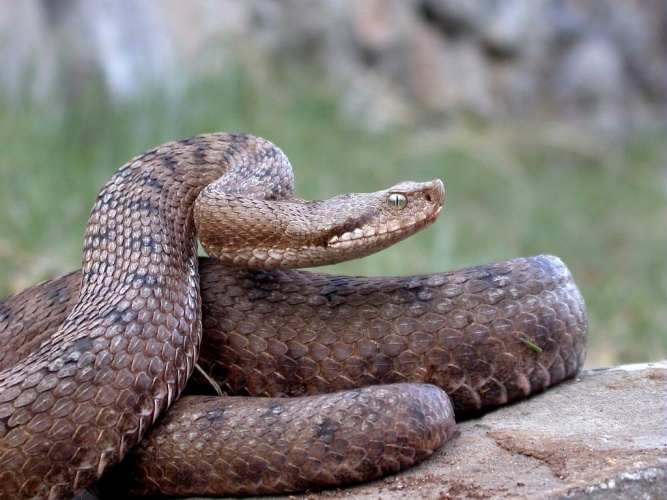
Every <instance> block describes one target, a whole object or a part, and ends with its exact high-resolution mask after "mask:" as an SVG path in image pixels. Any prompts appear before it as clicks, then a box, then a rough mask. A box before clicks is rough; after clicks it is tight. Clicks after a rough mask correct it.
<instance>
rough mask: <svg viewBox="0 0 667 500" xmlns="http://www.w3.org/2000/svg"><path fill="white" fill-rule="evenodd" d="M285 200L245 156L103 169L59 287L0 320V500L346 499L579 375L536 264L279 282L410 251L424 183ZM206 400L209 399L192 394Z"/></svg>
mask: <svg viewBox="0 0 667 500" xmlns="http://www.w3.org/2000/svg"><path fill="white" fill-rule="evenodd" d="M292 194H293V176H292V172H291V166H290V165H289V162H288V160H287V158H286V157H285V156H284V154H283V153H282V152H281V151H280V150H279V149H278V148H277V147H276V146H274V145H273V144H271V143H270V142H268V141H266V140H264V139H261V138H258V137H253V136H250V135H245V134H227V133H216V134H206V135H202V136H197V137H193V138H190V139H186V140H182V141H176V142H171V143H167V144H164V145H162V146H159V147H157V148H155V149H152V150H150V151H147V152H146V153H144V154H142V155H140V156H138V157H136V158H135V159H133V160H131V161H130V162H128V163H127V164H126V165H125V166H123V167H121V169H120V170H119V171H118V172H117V173H116V174H115V175H114V177H113V178H112V179H111V180H110V181H109V182H108V183H107V184H106V185H105V187H104V188H103V189H102V191H101V192H100V194H99V195H98V197H97V200H96V202H95V205H94V207H93V209H92V211H91V216H90V219H89V223H88V225H87V229H86V236H85V241H84V251H83V261H82V269H81V271H79V272H75V273H72V274H69V275H66V276H63V277H60V278H56V279H54V280H51V281H49V282H45V283H42V284H39V285H36V286H34V287H31V288H29V289H27V290H25V291H24V292H21V293H19V294H16V295H14V296H12V297H9V298H8V299H5V300H4V301H3V302H1V303H0V370H1V371H0V493H1V494H2V496H3V497H14V498H69V497H71V496H72V495H74V494H77V493H79V492H81V491H83V490H84V489H85V488H88V487H90V486H91V485H95V486H99V488H100V491H105V490H106V491H114V492H117V491H119V488H120V489H122V491H132V493H134V494H146V495H178V496H185V495H244V494H267V493H278V492H289V491H303V490H308V489H312V488H322V487H328V486H337V485H343V484H350V483H354V482H359V481H366V480H369V479H373V478H376V477H381V476H383V475H386V474H389V473H392V472H397V471H399V470H403V469H405V468H407V467H410V466H412V465H413V464H414V463H417V462H419V461H422V460H424V459H426V458H427V457H428V456H430V455H431V454H432V453H433V451H434V450H436V449H437V448H438V447H440V446H441V445H442V444H443V443H444V442H446V441H447V440H448V439H449V437H451V435H452V434H453V432H454V425H455V424H454V412H456V414H457V416H458V415H459V414H465V413H467V412H472V411H476V410H480V409H485V408H490V407H494V406H497V405H500V404H504V403H508V402H511V401H515V400H517V399H521V398H524V397H527V396H528V395H530V394H532V393H535V392H538V391H541V390H544V389H546V388H547V387H549V386H551V385H553V384H556V383H558V382H560V381H562V380H565V379H567V378H571V377H573V376H574V375H576V373H577V372H578V371H579V370H580V369H581V367H582V365H583V362H584V359H585V354H586V339H587V320H586V309H585V304H584V301H583V298H582V297H581V294H580V293H579V290H578V289H577V287H576V284H575V283H574V281H573V279H572V276H571V274H570V273H569V270H568V269H567V267H566V266H565V265H564V264H563V263H562V261H560V259H558V258H556V257H552V256H537V257H531V258H522V259H514V260H511V261H505V262H499V263H495V264H488V265H485V266H477V267H474V268H469V269H464V270H459V271H453V272H448V273H435V274H431V275H424V276H412V277H403V278H361V277H345V276H332V275H323V274H317V273H309V272H306V271H297V270H294V269H291V268H295V267H307V266H316V265H322V264H324V263H334V262H340V261H343V260H348V259H350V258H357V257H361V256H364V255H368V254H369V253H372V252H374V251H377V250H379V249H382V248H386V247H387V246H389V245H391V244H393V243H395V242H396V241H399V240H401V239H403V238H406V237H408V236H410V235H411V234H414V233H415V232H417V231H418V230H421V229H422V228H424V227H426V226H427V225H429V224H431V223H432V222H433V221H434V220H435V219H436V218H437V217H438V215H439V214H440V212H441V207H442V202H443V200H444V189H443V187H442V183H441V182H440V181H432V182H428V183H413V182H404V183H400V184H398V185H396V186H394V187H392V188H389V189H388V190H384V191H379V192H376V193H365V194H347V195H341V196H338V197H334V198H331V199H329V200H324V201H313V202H306V201H303V200H298V199H295V198H293V196H292ZM253 214H254V215H253ZM257 214H259V216H258V215H257ZM260 216H261V217H260ZM271 229H273V230H271ZM197 238H198V239H199V241H200V242H201V243H202V246H203V247H204V248H205V249H206V252H207V253H208V254H209V255H210V256H212V257H213V258H201V257H200V258H198V257H197V246H196V239H197ZM195 363H199V365H200V366H201V367H202V368H201V370H202V371H203V372H205V373H206V375H207V376H206V377H205V380H204V381H202V379H199V378H198V377H196V376H191V375H192V373H193V370H194V366H195ZM210 380H213V381H215V382H214V383H215V385H216V386H217V387H218V388H221V389H222V390H223V391H224V392H225V393H226V394H227V396H222V397H221V396H212V395H207V394H205V391H206V390H207V388H208V387H209V384H210ZM182 392H183V395H182V396H181V397H179V395H181V393H182ZM230 396H234V397H230ZM260 396H261V397H260ZM285 396H290V397H285ZM452 405H453V406H452ZM114 494H116V493H114Z"/></svg>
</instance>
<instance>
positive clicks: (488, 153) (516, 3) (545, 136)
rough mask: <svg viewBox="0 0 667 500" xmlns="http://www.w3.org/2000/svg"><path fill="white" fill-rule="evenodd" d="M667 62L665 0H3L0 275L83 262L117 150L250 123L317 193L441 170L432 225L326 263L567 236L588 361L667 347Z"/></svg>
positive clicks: (506, 247)
mask: <svg viewBox="0 0 667 500" xmlns="http://www.w3.org/2000/svg"><path fill="white" fill-rule="evenodd" d="M666 79H667V12H666V4H665V2H664V0H624V1H620V2H619V1H616V0H579V1H566V0H468V1H466V2H460V1H456V0H282V1H279V0H187V1H186V0H0V297H3V296H5V295H7V294H10V293H14V292H17V291H19V290H21V289H23V288H25V287H26V286H29V285H31V284H34V283H36V282H38V281H40V280H43V279H47V278H50V277H53V276H56V275H59V274H63V273H66V272H68V271H70V270H73V269H75V268H77V267H79V263H80V255H81V243H82V237H83V232H84V227H85V223H86V220H87V217H88V213H89V210H90V207H91V206H92V203H93V200H94V198H95V195H96V193H97V191H98V190H99V188H100V187H101V186H102V184H104V182H105V181H106V180H107V179H108V178H109V177H110V176H111V175H112V174H113V172H114V171H115V170H116V169H117V168H118V167H119V166H120V165H122V164H123V163H125V162H126V161H128V160H129V159H130V158H132V157H133V156H135V155H137V154H139V153H141V152H142V151H144V150H146V149H149V148H151V147H153V146H156V145H158V144H160V143H162V142H166V141H170V140H175V139H179V138H184V137H188V136H191V135H194V134H200V133H204V132H212V131H237V132H247V133H251V134H255V135H260V136H263V137H266V138H267V139H269V140H271V141H273V142H274V143H276V144H277V145H278V146H279V147H280V148H281V149H283V151H284V152H285V153H286V154H287V156H288V157H289V158H290V160H291V161H292V164H293V166H294V170H295V176H296V182H297V196H299V197H302V198H312V199H318V198H328V197H330V196H334V195H336V194H340V193H344V192H354V191H375V190H378V189H383V188H386V187H389V186H390V185H392V184H395V183H397V182H399V181H401V180H405V179H411V180H428V179H433V178H441V179H442V180H443V181H444V183H445V186H446V189H447V200H446V203H445V210H444V211H443V214H442V216H441V218H440V220H439V221H438V222H437V223H436V224H435V225H434V226H433V227H431V228H429V229H427V230H426V231H425V232H423V233H422V234H419V235H417V236H415V237H413V238H411V239H409V240H407V241H405V242H403V243H401V244H399V245H397V246H396V247H394V248H391V249H389V250H387V251H384V252H382V253H381V254H378V255H376V256H373V257H369V258H366V259H362V260H359V261H355V262H351V263H348V264H344V265H341V266H336V267H335V268H333V269H326V271H328V272H336V273H346V274H361V275H403V274H422V273H430V272H436V271H445V270H450V269H457V268H461V267H467V266H473V265H478V264H483V263H487V262H491V261H497V260H504V259H510V258H513V257H518V256H527V255H534V254H539V253H550V254H556V255H558V256H560V257H561V258H562V259H563V260H564V261H565V262H566V264H567V265H568V266H569V267H570V269H571V271H572V272H573V274H574V276H575V278H576V280H577V283H578V284H579V287H580V288H581V290H582V292H583V294H584V297H585V298H586V301H587V306H588V312H589V319H590V350H589V356H588V361H587V365H588V366H591V367H592V366H603V365H610V364H615V363H621V362H623V363H627V362H642V361H651V360H658V359H663V358H666V357H667V202H666V189H667V170H666V165H667V152H666V151H667V150H666V146H665V134H666V129H667V127H666V119H667V107H666V102H667V97H666V95H667V94H666V92H667V90H666V85H665V82H666Z"/></svg>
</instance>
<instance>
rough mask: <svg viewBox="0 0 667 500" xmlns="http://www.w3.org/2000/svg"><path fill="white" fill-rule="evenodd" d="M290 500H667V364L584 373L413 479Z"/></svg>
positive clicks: (472, 424) (499, 413)
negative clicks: (569, 499)
mask: <svg viewBox="0 0 667 500" xmlns="http://www.w3.org/2000/svg"><path fill="white" fill-rule="evenodd" d="M262 498H264V499H265V500H266V499H267V498H283V499H284V498H286V497H262ZM289 498H290V499H294V500H306V499H307V500H319V499H322V500H324V499H327V500H329V499H342V498H345V499H349V498H355V499H373V500H378V499H381V500H387V499H399V498H401V499H402V498H410V499H415V498H438V499H447V498H531V499H541V498H545V499H546V498H549V499H552V498H573V499H597V498H667V361H661V362H657V363H647V364H642V365H626V366H619V367H616V368H607V369H596V370H589V371H586V372H583V373H581V374H580V375H579V376H578V377H577V378H576V379H574V380H572V381H569V382H566V383H563V384H560V385H558V386H556V387H554V388H552V389H550V390H548V391H546V392H544V393H541V394H538V395H536V396H534V397H532V398H530V399H527V400H524V401H521V402H518V403H516V404H513V405H510V406H506V407H502V408H499V409H497V410H495V411H492V412H489V413H487V414H486V415H484V416H482V417H480V418H475V419H470V420H467V421H465V422H461V423H460V424H459V425H458V430H457V432H456V434H455V435H454V437H453V439H452V440H450V442H449V443H447V444H446V445H445V446H443V447H442V448H441V449H440V450H438V451H437V452H436V453H435V454H434V455H433V456H432V457H431V458H429V459H428V460H426V461H425V462H424V463H422V464H420V465H419V466H417V467H415V468H413V469H410V470H408V471H405V472H403V473H400V474H397V475H394V476H391V477H389V478H385V479H381V480H378V481H374V482H372V483H367V484H363V485H360V486H355V487H350V488H343V489H338V490H331V491H322V492H317V493H305V494H301V495H290V496H289Z"/></svg>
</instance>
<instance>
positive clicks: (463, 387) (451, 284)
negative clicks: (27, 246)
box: [0, 256, 587, 494]
mask: <svg viewBox="0 0 667 500" xmlns="http://www.w3.org/2000/svg"><path fill="white" fill-rule="evenodd" d="M200 262H201V264H200V270H201V278H200V282H201V289H202V308H203V318H204V319H203V325H204V338H203V342H202V350H201V356H200V359H199V362H200V364H202V365H203V366H204V367H205V368H206V369H207V371H209V372H210V373H211V375H212V376H213V377H214V378H216V379H217V381H218V383H219V384H220V386H221V387H222V388H223V389H224V390H225V391H226V392H228V393H230V394H241V395H252V396H273V397H278V396H283V395H288V396H294V395H303V394H319V393H324V392H330V391H336V390H342V389H351V388H353V387H362V386H366V385H369V384H386V383H392V382H427V383H432V384H436V385H438V386H440V387H442V388H443V389H445V390H446V391H447V392H448V393H449V394H450V395H451V397H452V399H453V402H454V406H455V408H456V411H457V413H465V412H469V411H473V410H476V409H479V408H485V407H486V408H488V407H491V406H495V405H498V404H502V403H504V402H507V401H512V400H516V399H520V398H523V397H526V396H527V395H529V394H530V393H533V392H536V391H539V390H542V389H545V388H546V387H548V386H550V385H553V384H555V383H558V382H560V381H562V380H564V379H566V378H569V377H572V376H574V375H575V374H576V373H577V372H578V371H579V369H580V368H581V366H582V365H583V362H584V358H585V354H586V335H587V323H586V312H585V306H584V302H583V299H582V297H581V295H580V294H579V291H578V289H577V287H576V285H575V283H574V281H573V280H572V277H571V275H570V273H569V271H568V270H567V268H566V267H565V265H564V264H563V263H562V262H561V261H560V260H559V259H558V258H556V257H550V256H539V257H532V258H527V259H515V260H512V261H508V262H501V263H496V264H491V265H486V266H479V267H476V268H472V269H464V270H460V271H454V272H450V273H439V274H432V275H427V276H421V277H406V278H351V277H345V276H327V275H317V274H312V273H306V272H300V271H253V270H239V269H233V268H230V267H228V266H225V265H223V264H220V263H219V262H216V261H214V260H210V259H201V260H200ZM77 281H78V280H77V276H76V275H70V276H68V277H64V278H59V279H56V280H53V281H51V282H49V283H47V284H43V285H38V286H36V287H34V288H33V289H32V290H27V291H25V292H23V293H22V294H19V295H17V296H14V297H12V298H10V299H8V300H7V301H5V302H4V303H0V318H3V317H7V318H8V321H12V322H13V323H12V324H13V325H14V326H13V327H11V328H10V329H11V330H13V331H16V330H19V328H17V326H16V325H18V324H25V326H26V327H25V328H23V329H22V330H20V331H19V332H17V333H16V335H17V337H18V338H21V336H22V335H24V336H25V337H27V338H30V336H31V335H32V334H33V333H36V332H39V331H48V329H49V328H53V327H54V326H55V325H57V324H59V323H60V322H61V321H62V319H63V318H64V317H65V315H66V312H67V309H68V308H69V307H71V304H72V303H73V297H75V295H76V290H77ZM34 303H38V304H40V305H42V306H43V308H40V309H37V310H34V309H31V308H30V307H29V305H30V304H33V305H34ZM3 307H5V309H4V311H3ZM7 310H10V311H13V315H9V313H8V312H7ZM28 311H29V312H30V314H31V318H32V320H33V321H34V322H35V323H33V324H30V323H23V322H22V315H23V314H26V313H27V312H28ZM1 338H2V337H0V339H1ZM524 341H528V342H530V343H532V344H535V345H537V346H538V347H540V348H541V349H542V352H541V353H537V352H535V351H534V350H533V349H532V348H530V347H529V346H528V345H527V344H526V343H525V342H524ZM20 343H23V344H24V345H26V346H27V345H30V344H31V342H27V340H26V339H25V338H23V339H22V340H20ZM32 343H35V342H34V341H33V342H32ZM26 349H27V347H26ZM0 363H2V361H1V360H0ZM204 387H205V386H204ZM398 387H399V389H398V390H402V389H401V388H402V387H405V386H402V385H401V386H398ZM407 387H411V385H409V386H407ZM200 391H202V387H198V386H197V384H196V383H195V382H194V381H193V379H190V389H189V392H191V393H196V392H200ZM383 398H384V395H381V396H380V397H379V402H378V403H376V404H380V405H381V404H383V403H382V402H383V401H384V399H383ZM189 404H190V403H188V398H182V399H181V400H179V401H178V402H177V403H176V404H175V405H174V407H172V408H171V409H170V410H169V415H171V414H172V412H173V413H174V414H173V415H171V416H170V417H169V418H170V420H169V421H168V423H166V422H167V421H166V419H165V420H160V421H159V422H158V426H157V427H154V428H153V429H151V431H150V433H149V435H148V436H147V437H146V439H145V440H144V441H142V443H141V445H140V447H139V448H137V449H136V450H135V451H133V452H132V454H131V457H128V460H126V461H125V462H124V466H123V469H121V470H120V471H118V472H117V474H119V475H120V478H119V477H118V475H116V476H113V479H112V480H110V481H107V483H106V484H105V485H104V487H106V488H107V490H108V489H109V488H110V485H118V484H123V485H124V486H126V485H129V483H130V481H129V480H128V479H127V478H129V477H132V478H134V479H133V481H132V483H133V487H134V488H135V491H137V492H142V491H143V492H153V493H155V492H156V491H157V490H156V489H155V488H156V484H159V485H164V488H165V491H164V493H166V492H167V491H170V492H173V491H174V490H173V489H171V488H173V485H174V484H177V483H179V482H184V483H185V484H186V485H187V484H200V483H201V482H202V479H201V478H202V477H206V478H209V477H212V476H213V473H212V472H211V470H212V469H211V464H210V461H211V454H209V455H208V456H207V457H205V458H204V459H199V458H194V457H193V455H192V454H193V452H194V451H195V450H196V449H197V448H198V446H192V447H190V448H188V450H189V452H188V453H187V457H188V459H187V460H186V458H185V455H184V454H183V453H181V454H178V455H177V456H178V459H177V460H173V457H172V456H171V455H167V454H164V453H162V452H161V451H160V452H158V451H156V450H157V446H156V444H155V443H156V442H161V443H164V444H162V445H161V446H162V447H163V448H162V450H164V447H167V448H169V447H170V446H171V447H175V446H176V445H177V444H178V445H179V446H183V445H184V440H183V436H184V435H186V434H187V433H186V432H185V430H184V429H189V428H190V427H191V426H192V425H195V424H193V423H189V419H188V418H187V415H188V413H187V410H183V411H181V408H184V407H187V405H189ZM254 404H258V405H260V404H265V405H268V407H270V406H271V405H272V404H275V402H271V401H265V402H264V403H262V401H261V400H260V401H258V402H256V403H254ZM290 404H291V403H290ZM419 404H420V405H422V406H424V407H427V408H431V407H433V405H425V404H424V403H423V402H422V403H419ZM298 413H299V414H302V413H303V412H298ZM424 413H426V412H424ZM230 418H235V417H234V415H232V416H230ZM443 418H444V416H443ZM179 419H182V422H181V420H179ZM197 421H202V420H201V418H200V419H198V420H197ZM203 422H205V424H206V425H209V424H208V423H207V422H208V421H207V419H204V420H203ZM445 422H446V421H445ZM314 425H317V422H315V424H314ZM439 425H444V430H445V432H444V434H445V435H446V434H448V433H449V432H451V428H450V427H447V426H446V424H442V423H441V424H439ZM229 428H232V429H236V426H235V425H232V426H229V427H228V429H229ZM260 429H261V426H260ZM412 429H413V430H410V431H409V432H408V433H407V434H406V435H414V434H415V433H416V432H428V431H423V430H422V431H419V429H418V428H417V430H414V427H413V428H412ZM187 435H190V434H187ZM173 436H176V437H173ZM197 439H199V438H197ZM337 442H338V443H340V441H337ZM346 442H349V443H351V444H350V445H349V447H347V448H346V449H345V452H346V453H349V454H355V453H356V454H357V456H358V453H359V448H360V447H355V446H354V440H346ZM169 443H171V444H169ZM231 443H232V444H233V446H237V447H238V446H241V445H240V444H239V442H238V441H235V439H234V438H233V437H232V438H231ZM187 444H188V446H190V444H189V443H187ZM207 449H208V448H207ZM231 449H233V448H231ZM244 449H245V450H250V449H252V448H250V447H245V448H244ZM371 449H374V448H371ZM262 451H263V448H262V447H256V449H252V453H251V455H250V456H246V457H245V460H240V461H239V460H238V457H237V455H236V454H232V456H233V457H235V458H236V461H232V460H230V462H229V463H227V464H226V465H225V464H223V465H220V464H218V465H217V466H216V470H227V471H231V472H230V473H229V474H226V475H225V474H223V475H222V476H220V477H221V478H223V480H224V478H227V483H226V484H225V486H224V487H222V490H219V494H222V493H226V494H239V493H262V492H263V493H267V492H275V491H279V488H282V490H283V491H286V490H294V489H306V488H310V487H317V486H320V487H321V486H324V485H327V484H331V483H330V482H326V481H323V480H322V473H321V471H319V470H318V471H315V473H313V474H311V475H310V476H307V477H306V476H305V475H304V474H305V472H309V469H304V468H303V467H302V463H301V462H298V456H299V454H298V453H297V452H295V451H293V450H287V453H285V454H284V455H285V456H280V461H279V464H280V465H279V466H276V465H275V464H272V462H271V461H270V460H268V459H267V458H266V457H263V456H262V455H261V453H262ZM289 452H292V454H293V455H296V456H297V462H296V464H292V465H291V466H289V465H288V464H289V463H290V462H288V459H289V458H290V453H289ZM246 453H247V452H246ZM272 453H273V452H272ZM415 453H416V455H415V456H416V459H420V458H423V456H425V455H427V454H428V451H426V450H424V449H423V448H422V449H421V451H420V452H419V453H417V452H415ZM212 455H213V456H214V458H215V460H216V461H218V462H220V461H222V462H224V460H225V457H226V456H227V457H228V456H229V455H225V453H217V452H216V453H212ZM417 455H419V456H417ZM271 456H273V457H274V459H275V455H274V454H271V455H269V457H271ZM392 456H393V457H403V455H401V454H400V453H396V455H392ZM167 457H172V458H167ZM221 457H222V458H221ZM158 458H162V459H166V460H167V464H168V463H172V464H173V463H177V464H178V465H179V467H178V468H174V467H173V466H172V467H167V466H163V467H162V468H160V465H159V464H160V462H159V461H158ZM228 460H229V458H228ZM346 463H347V462H346ZM392 463H393V464H397V463H401V467H405V465H406V464H405V460H404V461H403V462H401V461H400V460H397V459H394V461H393V462H392ZM163 465H164V464H163ZM225 467H226V468H225ZM290 467H294V468H295V469H290ZM283 468H286V469H289V470H297V469H298V470H300V471H302V474H301V475H296V476H295V475H294V474H292V475H289V474H288V475H286V478H285V479H284V480H281V481H278V480H277V479H276V477H278V469H280V470H282V469H283ZM128 469H129V470H128ZM158 470H159V471H161V472H159V473H158V472H157V471H158ZM249 470H252V471H254V475H253V476H252V477H253V480H252V481H251V482H250V484H247V483H239V482H238V480H239V477H238V476H239V475H241V476H243V475H246V474H248V471H249ZM361 470H362V471H367V474H368V475H366V476H362V475H361V474H359V475H354V476H353V475H351V474H350V475H347V476H346V477H348V478H350V479H354V480H362V479H370V478H372V477H376V475H377V473H378V472H377V471H378V470H379V467H378V468H375V469H371V470H369V469H368V468H366V469H361ZM393 470H396V467H395V466H394V467H390V468H388V469H383V470H382V471H381V473H388V472H390V471H393ZM184 471H188V472H187V473H186V472H184ZM304 471H305V472H304ZM170 472H171V475H170ZM123 474H125V476H123ZM156 474H157V477H156ZM186 474H187V477H188V478H189V479H188V480H186V481H184V480H183V477H184V475H186ZM123 477H124V478H125V479H123ZM336 477H337V476H336ZM141 481H143V483H144V484H145V486H142V485H141V484H140V482H141ZM211 481H212V484H216V486H218V481H221V480H220V479H218V475H216V479H215V482H214V481H213V480H212V479H211ZM185 488H187V486H185ZM253 488H254V489H253ZM188 491H189V493H188V494H191V493H192V494H193V493H194V490H188Z"/></svg>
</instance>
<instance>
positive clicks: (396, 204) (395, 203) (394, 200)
mask: <svg viewBox="0 0 667 500" xmlns="http://www.w3.org/2000/svg"><path fill="white" fill-rule="evenodd" d="M387 203H388V204H389V207H390V208H393V209H394V210H403V209H404V208H405V207H406V206H407V205H408V197H407V196H405V195H404V194H403V193H390V194H389V196H388V197H387Z"/></svg>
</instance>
